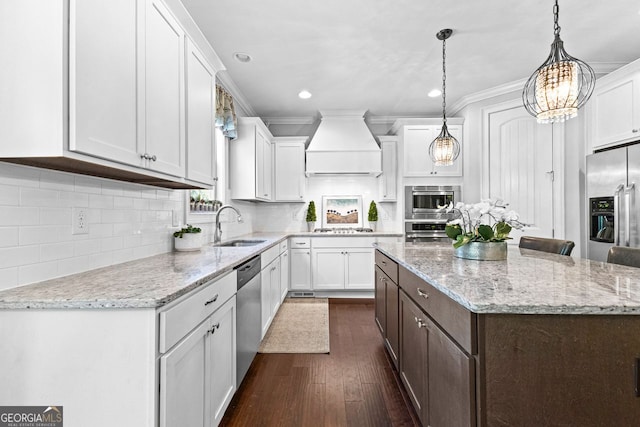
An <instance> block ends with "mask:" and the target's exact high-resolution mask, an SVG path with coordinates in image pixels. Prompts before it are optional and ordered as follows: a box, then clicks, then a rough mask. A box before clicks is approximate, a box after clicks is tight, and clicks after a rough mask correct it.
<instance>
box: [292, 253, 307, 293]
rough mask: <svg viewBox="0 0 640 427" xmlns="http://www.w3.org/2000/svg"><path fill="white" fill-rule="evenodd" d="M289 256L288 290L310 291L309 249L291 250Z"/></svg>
mask: <svg viewBox="0 0 640 427" xmlns="http://www.w3.org/2000/svg"><path fill="white" fill-rule="evenodd" d="M289 254H290V255H289V256H290V257H291V259H290V260H289V272H290V276H289V288H291V290H309V289H311V249H308V248H307V249H291V251H289Z"/></svg>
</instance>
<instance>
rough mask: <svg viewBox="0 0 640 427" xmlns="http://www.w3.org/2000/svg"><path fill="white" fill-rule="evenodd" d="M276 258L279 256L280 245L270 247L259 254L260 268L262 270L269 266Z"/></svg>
mask: <svg viewBox="0 0 640 427" xmlns="http://www.w3.org/2000/svg"><path fill="white" fill-rule="evenodd" d="M278 256H280V245H275V246H271V247H270V248H269V249H267V250H266V251H264V252H262V253H261V254H260V266H261V267H260V268H262V269H263V270H264V268H265V267H266V266H267V265H269V264H271V263H272V262H273V260H274V259H276V258H278Z"/></svg>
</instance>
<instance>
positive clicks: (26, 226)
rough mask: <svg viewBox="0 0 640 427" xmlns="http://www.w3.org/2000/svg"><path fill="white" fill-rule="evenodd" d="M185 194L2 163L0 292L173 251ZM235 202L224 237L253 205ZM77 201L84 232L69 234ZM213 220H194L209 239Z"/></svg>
mask: <svg viewBox="0 0 640 427" xmlns="http://www.w3.org/2000/svg"><path fill="white" fill-rule="evenodd" d="M185 194H187V195H188V194H189V192H188V191H187V190H167V189H161V188H154V187H149V186H145V185H140V184H133V183H126V182H120V181H112V180H107V179H102V178H95V177H91V176H84V175H76V174H69V173H65V172H57V171H49V170H44V169H43V170H41V169H38V168H32V167H27V166H20V165H13V164H7V163H3V162H0V290H1V289H8V288H11V287H15V286H20V285H23V284H28V283H33V282H37V281H42V280H47V279H51V278H54V277H59V276H65V275H69V274H74V273H79V272H82V271H86V270H90V269H94V268H98V267H103V266H108V265H112V264H114V263H122V262H126V261H131V260H134V259H139V258H144V257H149V256H153V255H157V254H161V253H166V252H171V251H173V236H172V234H173V231H174V230H175V227H172V222H173V217H174V215H175V216H176V217H177V218H178V219H181V220H182V221H183V222H184V200H185ZM238 206H239V207H240V209H241V211H242V212H243V216H244V218H245V220H246V222H245V223H244V224H237V223H236V222H235V214H234V215H233V216H228V222H226V223H225V224H224V226H223V229H224V231H225V237H226V238H231V237H233V236H236V235H240V234H246V233H248V232H250V231H251V228H252V218H253V216H254V214H255V210H256V208H255V205H254V204H251V203H238ZM74 207H82V208H86V213H87V222H88V224H89V233H88V234H75V235H74V234H72V228H71V224H72V216H73V209H72V208H74ZM274 216H275V213H274ZM211 221H213V215H209V216H206V219H205V220H204V222H203V223H199V224H198V225H199V226H200V227H202V228H203V233H204V235H205V238H207V239H211V235H212V226H211Z"/></svg>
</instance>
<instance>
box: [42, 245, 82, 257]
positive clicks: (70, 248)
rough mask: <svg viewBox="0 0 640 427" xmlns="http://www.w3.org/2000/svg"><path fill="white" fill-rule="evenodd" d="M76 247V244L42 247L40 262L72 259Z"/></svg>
mask: <svg viewBox="0 0 640 427" xmlns="http://www.w3.org/2000/svg"><path fill="white" fill-rule="evenodd" d="M74 246H75V243H74V242H64V243H50V244H44V245H40V261H54V260H57V259H64V258H72V257H73V255H74Z"/></svg>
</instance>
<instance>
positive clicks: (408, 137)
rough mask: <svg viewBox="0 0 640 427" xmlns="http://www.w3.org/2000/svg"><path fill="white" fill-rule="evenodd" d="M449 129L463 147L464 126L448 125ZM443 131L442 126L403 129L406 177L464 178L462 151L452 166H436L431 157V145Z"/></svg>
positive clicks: (410, 126) (420, 126) (408, 126)
mask: <svg viewBox="0 0 640 427" xmlns="http://www.w3.org/2000/svg"><path fill="white" fill-rule="evenodd" d="M447 128H448V129H449V133H451V135H453V137H455V138H456V139H457V140H458V142H460V145H462V125H454V124H451V125H450V124H447ZM441 129H442V125H407V126H404V127H403V128H402V143H403V149H404V169H403V170H404V176H407V177H440V176H462V149H461V150H460V155H459V156H458V158H457V159H456V160H455V161H454V162H453V165H451V166H435V165H434V164H433V162H432V161H431V158H430V157H429V144H431V141H433V140H434V139H435V138H436V137H437V136H438V134H439V133H440V130H441Z"/></svg>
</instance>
